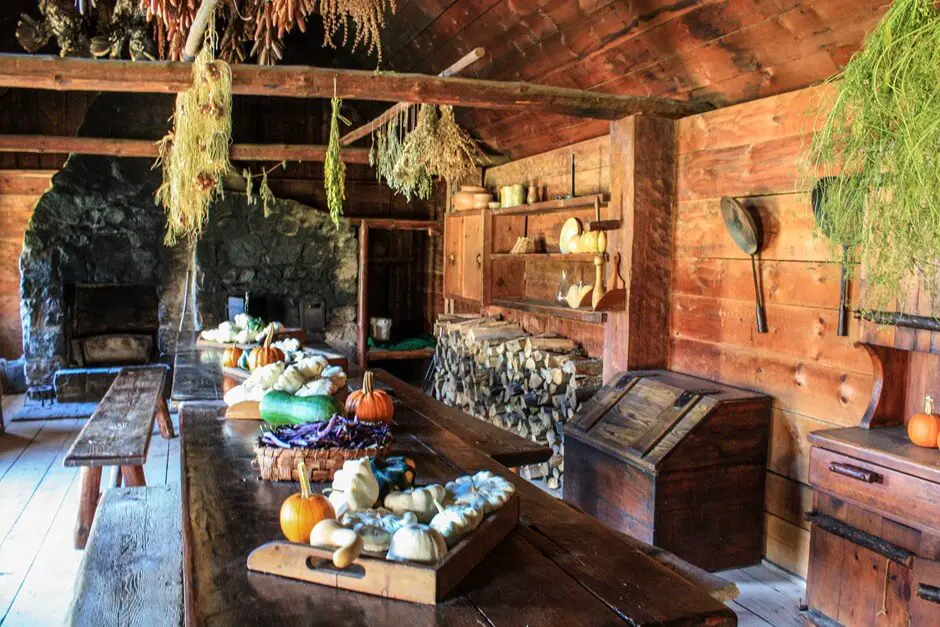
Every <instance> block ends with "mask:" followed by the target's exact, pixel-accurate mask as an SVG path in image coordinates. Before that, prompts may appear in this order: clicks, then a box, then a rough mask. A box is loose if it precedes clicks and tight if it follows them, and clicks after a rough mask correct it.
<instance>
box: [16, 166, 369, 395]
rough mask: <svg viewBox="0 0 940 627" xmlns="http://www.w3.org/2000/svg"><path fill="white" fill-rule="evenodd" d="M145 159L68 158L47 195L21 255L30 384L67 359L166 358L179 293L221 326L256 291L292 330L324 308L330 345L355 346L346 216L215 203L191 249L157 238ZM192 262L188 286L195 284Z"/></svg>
mask: <svg viewBox="0 0 940 627" xmlns="http://www.w3.org/2000/svg"><path fill="white" fill-rule="evenodd" d="M157 185H158V174H157V173H155V172H154V171H152V170H151V169H150V163H149V162H147V161H142V160H133V159H112V158H100V157H87V156H76V155H73V156H72V157H70V158H69V160H68V162H67V163H66V165H65V167H64V168H63V169H62V171H61V172H59V173H58V174H56V176H55V177H53V180H52V187H51V188H50V189H49V190H48V191H47V192H46V193H45V194H44V195H43V196H42V198H41V199H40V200H39V202H38V204H37V206H36V209H35V211H34V213H33V217H32V220H31V221H30V224H29V227H28V228H27V231H26V235H25V238H24V244H23V253H22V255H21V257H20V270H21V276H22V279H21V316H22V323H23V338H24V339H23V344H24V346H23V349H24V353H25V357H26V379H27V385H29V386H37V385H43V384H47V383H49V382H50V380H51V379H52V377H53V375H54V373H55V372H56V370H58V369H61V368H65V367H93V366H115V365H124V364H130V363H142V362H148V361H160V360H162V361H165V362H169V361H170V359H171V358H172V355H173V353H174V352H175V350H176V345H177V339H178V338H177V336H178V334H179V333H178V330H179V328H180V321H181V316H182V315H183V311H184V299H185V298H186V294H187V293H189V294H190V296H191V301H190V303H189V304H187V305H186V310H187V311H191V312H195V315H194V318H195V326H196V327H197V328H200V327H202V326H208V325H215V324H217V323H218V322H220V321H221V320H224V319H225V317H226V315H227V307H226V305H227V301H228V299H229V297H232V296H242V295H244V294H245V293H248V294H249V295H250V297H251V298H253V299H257V300H261V301H263V302H266V303H268V305H269V307H268V310H269V311H271V312H278V317H280V318H281V320H282V321H283V322H284V323H285V324H287V325H288V326H301V325H302V323H303V322H304V321H305V320H306V319H309V317H308V316H305V315H304V314H305V312H309V311H311V310H312V311H318V312H322V315H321V316H320V318H321V320H322V322H321V323H320V325H318V326H320V327H322V329H321V330H322V331H323V332H324V335H325V338H324V339H326V341H328V342H330V343H331V344H332V345H333V346H334V347H335V348H337V349H338V350H341V351H343V352H346V353H348V354H349V355H352V354H354V351H355V340H356V310H355V302H356V282H357V276H358V263H357V245H356V239H355V237H354V231H353V229H352V227H351V226H350V224H349V222H348V221H345V220H344V221H341V223H340V226H339V227H338V228H337V227H335V226H334V225H333V224H332V223H331V222H330V220H329V216H328V215H326V214H325V213H324V212H322V211H318V210H316V209H313V208H312V207H307V206H305V205H302V204H300V203H298V202H294V201H288V200H279V201H277V202H276V203H275V204H274V206H273V207H272V211H271V215H270V216H269V217H265V216H264V214H263V211H262V208H261V206H260V205H259V204H258V203H257V202H254V201H251V200H249V199H248V198H247V197H246V196H245V195H244V194H240V193H237V192H233V191H231V192H226V194H225V196H224V199H222V200H221V201H220V202H218V203H217V204H216V205H214V206H213V207H212V208H211V209H210V219H209V223H208V225H207V227H206V231H205V233H204V236H203V238H202V239H201V241H200V242H199V243H198V245H197V246H195V247H193V246H191V245H188V244H181V245H177V246H175V247H166V246H164V244H163V233H164V228H165V227H164V216H163V210H162V208H160V207H158V206H157V205H155V204H154V201H153V192H154V190H155V189H156V187H157ZM190 264H192V267H193V268H194V272H193V274H192V276H194V280H193V289H191V290H189V291H188V292H187V290H186V283H187V279H188V277H189V276H190V273H189V268H190Z"/></svg>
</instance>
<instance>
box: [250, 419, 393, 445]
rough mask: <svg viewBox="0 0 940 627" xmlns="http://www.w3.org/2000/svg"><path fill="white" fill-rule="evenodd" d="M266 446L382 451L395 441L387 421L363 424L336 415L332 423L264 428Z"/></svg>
mask: <svg viewBox="0 0 940 627" xmlns="http://www.w3.org/2000/svg"><path fill="white" fill-rule="evenodd" d="M259 440H260V442H261V443H262V444H266V445H268V446H276V447H278V448H310V449H319V448H345V449H354V450H359V449H366V448H382V447H383V446H386V445H387V444H389V443H390V442H391V441H392V434H391V430H390V429H389V425H388V423H385V422H361V421H360V420H359V419H358V418H355V417H353V418H344V417H343V416H340V415H339V414H333V417H332V418H330V420H329V422H310V423H307V424H302V425H281V426H277V427H275V426H272V425H262V427H261V437H260V438H259Z"/></svg>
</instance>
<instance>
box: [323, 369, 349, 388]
mask: <svg viewBox="0 0 940 627" xmlns="http://www.w3.org/2000/svg"><path fill="white" fill-rule="evenodd" d="M320 377H321V378H323V379H329V380H331V381H333V383H334V384H335V385H336V389H337V390H338V389H339V388H341V387H343V386H344V385H346V373H345V372H344V371H343V369H342V368H340V367H339V366H329V367H328V368H326V369H325V370H324V371H323V372H322V373H321V374H320Z"/></svg>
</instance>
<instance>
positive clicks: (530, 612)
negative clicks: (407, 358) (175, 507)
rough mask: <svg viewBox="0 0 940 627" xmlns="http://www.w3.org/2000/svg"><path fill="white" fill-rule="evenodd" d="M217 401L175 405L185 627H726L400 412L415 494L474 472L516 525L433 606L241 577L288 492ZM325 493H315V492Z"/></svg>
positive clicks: (718, 608) (572, 514)
mask: <svg viewBox="0 0 940 627" xmlns="http://www.w3.org/2000/svg"><path fill="white" fill-rule="evenodd" d="M223 413H224V407H222V406H221V405H220V404H218V403H184V404H183V406H182V408H181V411H180V420H181V423H182V425H181V430H182V435H183V449H182V460H181V463H182V466H183V470H182V473H183V474H182V489H183V538H184V549H183V550H184V565H183V579H184V599H185V613H186V622H187V624H189V625H203V624H206V623H211V624H213V625H226V624H250V625H268V624H270V625H284V624H309V623H310V622H311V621H312V620H313V617H316V621H317V622H323V623H326V624H335V625H386V624H395V625H399V626H401V625H416V624H419V625H425V624H442V625H444V624H446V625H480V624H483V625H486V624H495V625H500V624H538V625H546V624H558V625H573V624H589V625H599V624H614V623H624V622H627V623H630V624H638V625H653V624H660V623H669V624H673V625H692V624H695V625H700V624H709V625H734V624H735V622H736V619H735V616H734V613H733V612H732V611H731V610H730V609H729V608H727V607H726V606H724V605H723V604H721V603H719V602H717V601H715V600H714V599H712V598H711V597H710V596H708V595H707V594H706V593H704V592H703V591H701V590H700V589H698V588H696V587H695V586H693V585H692V584H690V583H689V582H688V581H686V580H685V579H682V578H681V577H679V576H678V575H676V574H675V573H674V572H672V571H671V570H669V569H668V568H666V567H664V566H662V565H660V564H658V563H657V562H655V561H654V560H653V559H651V558H649V557H647V556H646V555H644V554H643V553H642V552H640V551H638V550H637V549H636V548H634V547H632V546H631V545H630V544H628V543H627V542H624V541H623V540H622V539H621V538H620V536H619V535H618V534H616V533H615V532H613V531H611V530H609V529H607V528H606V527H604V526H603V525H602V524H601V523H600V522H598V521H597V520H595V519H593V518H591V517H589V516H587V515H585V514H582V513H580V512H578V511H576V510H575V509H573V508H571V507H569V506H568V505H566V504H565V503H564V502H562V501H559V500H557V499H554V498H552V497H550V496H549V495H547V494H545V493H543V492H542V491H541V490H539V489H538V488H537V487H535V486H533V485H531V484H529V483H528V482H526V481H524V480H522V479H521V478H519V477H518V476H516V475H514V474H512V473H511V472H509V471H508V470H507V469H506V468H505V467H504V466H502V465H500V464H499V463H497V462H495V461H494V460H493V459H491V458H490V457H489V456H488V455H486V454H485V453H483V452H481V451H479V450H477V449H475V448H473V447H471V446H468V445H467V443H466V442H465V441H464V440H462V439H461V438H459V437H458V436H457V435H455V434H453V433H450V432H448V431H446V430H445V429H443V428H441V427H440V426H439V425H438V424H436V423H434V422H432V421H430V420H428V418H426V417H425V416H424V415H422V414H421V413H419V412H417V411H413V410H411V409H409V408H408V407H407V406H401V405H400V406H399V407H398V409H397V411H396V415H395V426H394V433H395V444H394V447H393V448H394V453H396V454H407V455H409V456H411V457H412V458H414V459H415V461H416V463H417V467H418V474H419V483H431V482H440V481H445V480H447V479H451V478H453V477H456V476H458V475H461V474H465V473H469V472H474V471H477V470H480V469H490V470H493V471H494V472H498V473H500V474H501V475H502V476H504V477H506V478H507V479H509V480H510V481H512V482H513V483H514V484H515V485H516V487H517V490H518V494H519V496H520V502H521V512H522V514H521V516H522V522H521V523H520V526H519V527H518V528H517V530H516V531H514V532H513V533H512V534H511V535H510V536H509V537H508V538H507V539H506V540H505V541H504V542H503V543H502V544H500V545H499V547H497V549H496V550H494V551H493V552H492V553H491V554H490V555H489V556H488V557H487V558H486V559H485V560H484V561H483V562H482V563H481V564H480V565H479V566H478V567H477V568H476V569H475V570H473V571H472V572H471V573H470V575H468V577H467V578H466V579H465V580H464V581H463V582H461V584H460V585H459V586H458V587H457V589H456V590H455V592H452V593H451V595H450V596H449V597H448V598H447V599H445V600H444V601H443V602H442V603H440V604H438V605H437V606H423V605H416V604H411V603H405V602H402V601H391V600H385V599H381V598H379V597H373V596H368V595H364V594H356V593H353V592H346V591H341V590H333V589H331V588H327V587H321V586H317V585H314V584H307V583H302V582H297V581H292V580H287V579H282V578H278V577H274V576H270V575H263V574H260V573H249V572H248V570H247V568H246V565H245V560H246V558H247V556H248V553H249V552H250V551H251V550H252V549H254V548H255V547H256V546H258V545H260V544H262V543H264V542H267V541H270V540H274V539H279V537H280V530H279V524H278V511H279V508H280V504H281V502H282V501H283V499H285V498H286V497H287V496H288V495H290V494H292V493H294V492H296V491H297V489H298V488H297V486H296V485H294V484H290V483H271V482H263V481H260V480H259V479H258V478H257V473H256V472H255V471H254V470H253V469H252V467H251V460H252V459H253V457H254V452H253V443H254V439H255V438H256V435H257V429H258V423H256V422H251V421H226V420H224V419H222V418H221V417H222V415H223ZM324 485H325V484H321V485H319V486H318V487H319V488H322V487H323V486H324Z"/></svg>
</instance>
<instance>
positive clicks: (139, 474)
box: [121, 466, 147, 488]
mask: <svg viewBox="0 0 940 627" xmlns="http://www.w3.org/2000/svg"><path fill="white" fill-rule="evenodd" d="M121 475H122V476H123V477H124V486H125V487H128V488H142V487H144V486H146V485H147V481H146V480H145V479H144V467H143V466H121Z"/></svg>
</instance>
